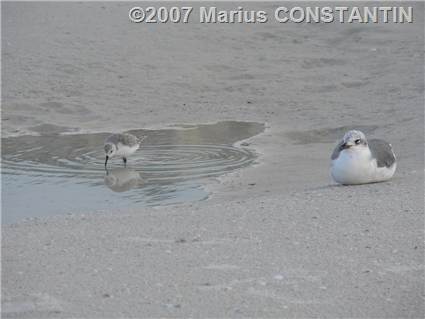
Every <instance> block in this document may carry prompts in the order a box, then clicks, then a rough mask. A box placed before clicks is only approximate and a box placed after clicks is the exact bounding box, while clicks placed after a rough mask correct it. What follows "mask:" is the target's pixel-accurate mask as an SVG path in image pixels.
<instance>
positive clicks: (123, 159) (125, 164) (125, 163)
mask: <svg viewBox="0 0 425 319" xmlns="http://www.w3.org/2000/svg"><path fill="white" fill-rule="evenodd" d="M122 161H123V162H124V167H126V166H127V159H126V158H125V157H123V158H122Z"/></svg>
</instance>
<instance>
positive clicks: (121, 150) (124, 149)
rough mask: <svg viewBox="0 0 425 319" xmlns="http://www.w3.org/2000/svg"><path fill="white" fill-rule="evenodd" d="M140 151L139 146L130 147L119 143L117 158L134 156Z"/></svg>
mask: <svg viewBox="0 0 425 319" xmlns="http://www.w3.org/2000/svg"><path fill="white" fill-rule="evenodd" d="M138 149H139V144H136V145H134V146H133V147H130V146H128V145H124V144H121V143H118V148H117V151H116V153H115V154H116V155H117V156H129V155H131V154H133V153H134V152H135V151H137V150H138Z"/></svg>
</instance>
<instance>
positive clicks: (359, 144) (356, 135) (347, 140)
mask: <svg viewBox="0 0 425 319" xmlns="http://www.w3.org/2000/svg"><path fill="white" fill-rule="evenodd" d="M365 147H368V146H367V139H366V136H365V135H364V134H363V132H360V131H356V130H352V131H348V132H347V133H345V135H344V138H343V144H342V146H341V148H342V149H350V150H362V149H364V148H365Z"/></svg>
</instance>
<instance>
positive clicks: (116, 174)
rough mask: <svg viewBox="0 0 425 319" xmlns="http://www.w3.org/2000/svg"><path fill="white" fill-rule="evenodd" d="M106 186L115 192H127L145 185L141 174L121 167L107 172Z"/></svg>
mask: <svg viewBox="0 0 425 319" xmlns="http://www.w3.org/2000/svg"><path fill="white" fill-rule="evenodd" d="M105 185H106V186H108V187H109V188H110V189H111V190H113V191H114V192H119V193H120V192H125V191H128V190H130V189H132V188H136V187H140V186H142V185H143V179H142V177H141V176H140V173H139V172H137V171H135V170H133V169H129V168H125V167H121V168H115V169H111V170H106V173H105Z"/></svg>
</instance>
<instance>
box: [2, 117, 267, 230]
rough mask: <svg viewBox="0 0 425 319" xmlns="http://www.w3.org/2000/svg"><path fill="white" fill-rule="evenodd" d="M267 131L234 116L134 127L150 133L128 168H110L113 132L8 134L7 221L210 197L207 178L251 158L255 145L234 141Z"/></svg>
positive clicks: (5, 142) (5, 167) (113, 165)
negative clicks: (107, 146) (106, 148)
mask: <svg viewBox="0 0 425 319" xmlns="http://www.w3.org/2000/svg"><path fill="white" fill-rule="evenodd" d="M263 130H264V125H263V124H260V123H253V122H249V123H246V122H234V121H228V122H219V123H217V124H205V125H193V126H192V125H190V126H184V127H181V128H177V129H175V128H172V129H164V130H133V131H129V132H130V133H132V134H134V135H136V136H147V138H146V139H145V140H144V141H143V143H142V147H141V149H139V150H138V151H137V152H136V153H135V154H133V155H132V156H131V157H129V158H128V163H127V167H126V168H124V166H123V163H122V160H121V159H119V158H113V159H112V160H111V161H110V162H109V163H108V170H107V171H105V169H104V160H105V156H104V153H103V141H104V139H105V138H106V137H107V136H108V135H109V134H110V133H99V134H77V135H58V134H56V135H55V134H52V133H51V132H50V133H49V135H41V136H21V137H12V138H5V139H2V188H3V201H2V212H3V213H2V217H3V223H12V222H15V221H18V220H21V219H23V218H28V217H40V216H47V215H58V214H68V213H85V212H97V211H102V210H104V211H107V210H111V209H117V210H118V209H125V208H134V207H141V206H157V205H167V204H174V203H180V202H184V201H195V200H201V199H205V198H206V197H207V196H208V194H207V193H206V191H205V190H204V189H203V188H202V179H204V178H206V177H217V176H220V175H222V174H225V173H228V172H230V171H233V170H235V169H238V168H242V167H245V166H247V165H250V164H252V163H253V161H254V160H255V154H254V153H253V152H252V151H250V150H247V149H244V148H239V147H235V146H232V145H233V144H234V143H235V142H237V141H240V140H243V139H246V138H248V137H251V136H254V135H256V134H259V133H260V132H262V131H263Z"/></svg>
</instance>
